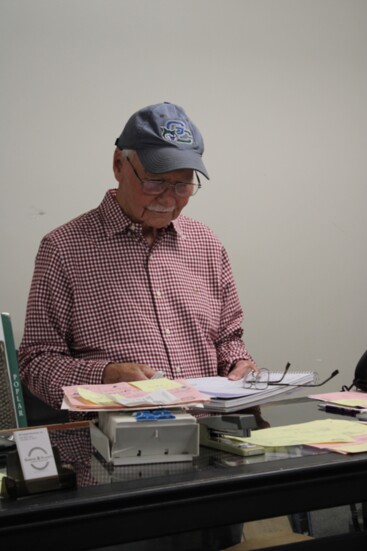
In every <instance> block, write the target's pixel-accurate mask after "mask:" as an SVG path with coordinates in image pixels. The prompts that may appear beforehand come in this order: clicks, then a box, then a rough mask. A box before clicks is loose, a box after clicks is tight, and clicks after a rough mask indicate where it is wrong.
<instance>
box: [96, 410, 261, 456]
mask: <svg viewBox="0 0 367 551" xmlns="http://www.w3.org/2000/svg"><path fill="white" fill-rule="evenodd" d="M252 428H256V421H255V418H254V416H253V415H223V416H209V417H204V418H201V419H199V421H197V419H196V418H195V417H193V416H192V415H190V414H189V413H186V412H181V411H180V412H176V411H173V412H172V411H167V410H153V411H147V410H143V411H138V412H135V413H131V412H129V413H125V412H118V413H117V412H99V414H98V425H97V424H94V423H92V424H91V429H90V430H91V440H92V444H93V446H94V447H95V448H96V450H97V451H98V452H99V453H100V454H101V456H102V457H103V458H104V459H105V460H106V461H107V462H108V463H112V464H114V465H116V466H119V465H139V464H143V463H167V462H174V461H176V462H178V461H191V460H192V459H193V457H196V456H197V455H199V444H202V445H204V446H209V447H212V448H217V449H221V450H224V451H229V452H230V453H235V454H239V455H255V454H259V453H264V450H263V448H261V447H260V446H254V445H253V444H248V443H246V442H241V438H244V437H246V436H250V434H251V429H252Z"/></svg>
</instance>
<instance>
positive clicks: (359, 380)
mask: <svg viewBox="0 0 367 551" xmlns="http://www.w3.org/2000/svg"><path fill="white" fill-rule="evenodd" d="M353 384H354V386H356V387H357V388H359V389H360V390H363V391H364V392H367V350H366V352H365V353H364V354H363V355H362V356H361V358H360V360H359V361H358V363H357V367H356V370H355V372H354V381H353Z"/></svg>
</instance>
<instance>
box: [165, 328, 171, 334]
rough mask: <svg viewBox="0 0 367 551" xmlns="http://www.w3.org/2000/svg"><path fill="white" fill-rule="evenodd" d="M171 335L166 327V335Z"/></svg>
mask: <svg viewBox="0 0 367 551" xmlns="http://www.w3.org/2000/svg"><path fill="white" fill-rule="evenodd" d="M170 334H171V331H170V330H169V329H168V327H166V335H170Z"/></svg>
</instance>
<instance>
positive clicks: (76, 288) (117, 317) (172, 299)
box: [19, 190, 250, 407]
mask: <svg viewBox="0 0 367 551" xmlns="http://www.w3.org/2000/svg"><path fill="white" fill-rule="evenodd" d="M242 319H243V314H242V309H241V306H240V302H239V299H238V294H237V291H236V287H235V283H234V279H233V275H232V270H231V267H230V264H229V260H228V256H227V253H226V251H225V249H224V247H223V245H222V244H221V242H220V241H219V239H218V238H217V237H216V236H215V235H214V234H213V232H212V231H211V230H210V229H209V228H208V227H206V226H205V225H204V224H202V223H200V222H197V221H194V220H192V219H190V218H187V217H186V216H182V215H181V216H179V217H178V218H177V219H176V220H175V221H173V222H172V223H171V224H170V225H169V226H168V227H167V228H164V229H162V230H160V231H159V234H158V237H157V239H156V240H155V242H154V244H153V246H152V247H151V248H149V246H148V244H147V242H146V241H145V240H144V238H143V236H142V228H141V226H140V225H137V224H134V223H132V222H131V220H130V219H129V218H128V217H127V216H126V215H125V214H124V213H123V211H122V210H121V208H120V206H119V205H118V203H117V201H116V198H115V190H110V191H109V192H107V193H106V195H105V198H104V199H103V201H102V203H101V204H100V206H99V207H98V208H96V209H94V210H92V211H90V212H88V213H86V214H83V215H82V216H79V217H78V218H76V219H74V220H72V221H70V222H68V223H67V224H65V225H63V226H61V227H60V228H58V229H56V230H54V231H52V232H51V233H49V234H48V235H47V236H45V237H44V239H43V240H42V243H41V245H40V249H39V252H38V255H37V259H36V266H35V272H34V276H33V281H32V286H31V291H30V295H29V300H28V306H27V315H26V322H25V331H24V336H23V340H22V343H21V346H20V349H19V365H20V371H21V376H22V378H23V380H24V381H25V383H26V384H27V385H28V386H29V387H30V388H31V389H32V390H33V392H35V393H36V394H37V395H38V396H40V397H41V398H42V399H43V400H44V401H46V402H48V403H50V404H51V405H53V407H60V404H61V401H62V397H63V392H62V387H63V386H68V385H75V384H100V383H101V381H102V372H103V369H104V367H105V366H106V365H107V364H108V363H110V362H137V363H144V364H147V365H149V366H151V367H152V368H154V369H156V370H161V371H163V372H164V373H165V375H166V376H167V377H170V378H189V377H199V376H212V375H218V374H220V375H224V376H225V375H227V373H228V371H229V369H230V367H231V365H232V364H233V363H234V362H235V361H237V360H239V359H241V358H243V359H249V358H250V355H249V353H248V352H247V350H246V347H245V345H244V343H243V341H242V333H243V330H242V328H241V324H242Z"/></svg>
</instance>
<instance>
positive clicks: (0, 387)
mask: <svg viewBox="0 0 367 551" xmlns="http://www.w3.org/2000/svg"><path fill="white" fill-rule="evenodd" d="M0 393H1V405H0V428H4V429H5V428H24V427H27V426H28V423H27V414H26V409H25V403H24V398H23V391H22V383H21V379H20V375H19V365H18V358H17V351H16V348H15V343H14V335H13V328H12V323H11V318H10V315H9V314H8V313H6V312H2V313H1V322H0Z"/></svg>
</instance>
